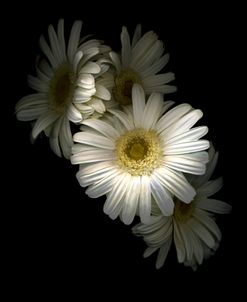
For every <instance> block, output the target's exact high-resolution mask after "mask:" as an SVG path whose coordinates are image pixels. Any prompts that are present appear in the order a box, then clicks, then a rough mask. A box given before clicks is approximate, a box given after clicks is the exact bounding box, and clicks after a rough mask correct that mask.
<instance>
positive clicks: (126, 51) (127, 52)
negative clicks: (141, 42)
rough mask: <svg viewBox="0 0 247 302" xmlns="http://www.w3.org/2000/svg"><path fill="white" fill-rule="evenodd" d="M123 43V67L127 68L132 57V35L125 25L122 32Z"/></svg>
mask: <svg viewBox="0 0 247 302" xmlns="http://www.w3.org/2000/svg"><path fill="white" fill-rule="evenodd" d="M121 43H122V64H123V68H124V69H126V68H127V67H128V66H129V62H130V58H131V47H130V37H129V34H128V31H127V29H126V27H125V26H123V28H122V32H121Z"/></svg>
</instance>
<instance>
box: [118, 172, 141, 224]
mask: <svg viewBox="0 0 247 302" xmlns="http://www.w3.org/2000/svg"><path fill="white" fill-rule="evenodd" d="M140 189H141V183H140V177H139V176H132V177H131V181H130V182H129V186H128V187H127V188H126V195H125V199H124V204H123V208H122V212H121V218H122V221H123V223H125V224H131V222H132V221H133V219H134V217H135V214H136V209H137V206H138V201H139V197H140Z"/></svg>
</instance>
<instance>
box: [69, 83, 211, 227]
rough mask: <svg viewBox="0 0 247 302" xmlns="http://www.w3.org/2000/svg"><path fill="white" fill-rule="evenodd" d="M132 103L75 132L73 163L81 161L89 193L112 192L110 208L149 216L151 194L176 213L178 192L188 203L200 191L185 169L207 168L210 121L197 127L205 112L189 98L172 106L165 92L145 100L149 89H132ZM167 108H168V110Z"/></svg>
mask: <svg viewBox="0 0 247 302" xmlns="http://www.w3.org/2000/svg"><path fill="white" fill-rule="evenodd" d="M132 101H133V104H132V106H127V107H125V108H124V111H120V110H117V109H113V110H110V112H111V114H112V116H110V117H109V118H108V119H107V118H105V119H102V120H92V119H91V120H86V121H84V122H83V124H84V126H83V127H82V130H83V131H82V132H79V133H76V134H75V135H74V137H73V138H74V141H75V142H76V143H77V144H76V145H75V146H74V147H73V148H72V153H73V155H72V157H71V161H72V164H80V170H79V172H78V173H77V178H78V181H79V183H80V185H81V186H83V187H86V186H89V188H88V189H87V190H86V193H87V194H88V195H89V196H90V197H92V198H97V197H100V196H102V195H105V194H107V199H106V202H105V205H104V212H105V213H106V214H108V215H109V216H110V217H111V218H112V219H115V218H116V217H117V216H118V215H119V214H120V217H121V219H122V220H123V222H124V223H125V224H130V223H131V222H132V221H133V219H134V216H135V214H136V213H137V212H138V213H139V214H140V217H141V220H142V221H143V222H147V221H149V218H150V211H151V197H153V199H154V200H155V202H156V203H157V205H158V207H159V208H160V209H161V211H162V213H163V214H164V215H166V216H169V215H171V214H172V213H173V210H174V203H173V198H172V195H175V196H176V197H177V198H179V199H180V200H181V201H183V202H185V203H189V202H191V200H192V199H193V198H194V196H195V194H196V192H195V190H194V188H193V187H192V186H191V185H190V184H189V183H188V181H187V180H186V178H185V176H184V175H183V173H182V172H186V173H192V174H204V172H205V163H206V162H207V160H208V154H207V152H205V151H203V150H205V149H207V148H208V147H209V142H208V141H207V140H201V139H200V138H201V137H202V136H203V135H205V134H206V133H207V131H208V129H207V127H205V126H201V127H197V128H193V129H191V127H192V126H193V125H194V124H195V123H196V122H197V121H198V120H199V119H200V118H201V116H202V112H201V111H200V110H195V109H193V108H192V107H191V106H190V105H188V104H182V105H179V106H176V107H174V108H173V109H171V110H170V111H167V110H168V108H169V107H170V106H171V105H172V102H163V97H162V94H159V93H153V94H151V96H150V97H149V99H148V101H147V103H145V95H144V90H143V89H142V87H141V86H140V85H138V84H135V85H134V86H133V89H132ZM164 113H165V114H164Z"/></svg>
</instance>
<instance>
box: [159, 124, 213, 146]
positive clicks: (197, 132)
mask: <svg viewBox="0 0 247 302" xmlns="http://www.w3.org/2000/svg"><path fill="white" fill-rule="evenodd" d="M207 133H208V127H206V126H200V127H195V128H193V129H190V130H189V131H186V132H184V133H182V134H179V135H177V134H176V135H175V133H172V132H171V134H170V135H169V137H168V135H165V136H164V140H165V145H169V144H177V143H179V144H181V143H185V142H190V141H197V140H198V139H200V138H201V137H203V136H204V135H206V134H207Z"/></svg>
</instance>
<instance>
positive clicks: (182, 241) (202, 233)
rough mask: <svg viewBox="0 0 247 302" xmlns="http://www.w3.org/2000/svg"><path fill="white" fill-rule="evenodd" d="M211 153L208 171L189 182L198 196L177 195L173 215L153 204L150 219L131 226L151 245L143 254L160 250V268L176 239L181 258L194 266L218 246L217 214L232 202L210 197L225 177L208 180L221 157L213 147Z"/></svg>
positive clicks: (135, 232) (158, 265)
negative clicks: (189, 198)
mask: <svg viewBox="0 0 247 302" xmlns="http://www.w3.org/2000/svg"><path fill="white" fill-rule="evenodd" d="M209 153H210V154H209V156H210V162H209V163H208V166H207V172H206V173H205V174H204V175H202V176H194V175H193V176H192V177H190V182H191V183H192V184H193V185H194V187H195V188H196V196H195V197H194V199H193V201H192V202H191V203H189V204H185V203H184V202H182V201H181V200H180V199H179V198H177V197H175V209H174V213H173V215H172V216H170V217H165V216H164V215H162V213H161V212H160V210H159V209H158V208H157V207H156V206H155V205H154V213H153V214H154V215H153V216H152V217H151V221H150V223H148V224H143V223H139V224H138V225H136V226H135V227H134V228H133V229H132V230H133V233H134V234H136V235H137V236H143V238H144V240H145V242H146V243H147V245H148V248H147V249H146V251H145V253H144V257H148V256H150V255H151V254H153V253H154V252H155V251H157V250H158V251H159V252H158V257H157V261H156V267H157V268H160V267H162V266H163V264H164V262H165V259H166V257H167V254H168V252H169V249H170V247H171V243H172V241H173V240H174V243H175V247H176V251H177V257H178V262H180V263H184V264H185V265H186V266H190V267H192V268H193V269H194V270H195V269H196V268H197V265H199V264H201V263H202V262H203V259H205V258H208V257H209V256H210V255H212V254H213V253H214V252H215V251H216V249H217V248H218V246H219V243H220V240H221V232H220V230H219V228H218V226H217V224H216V223H215V217H214V216H215V215H214V214H227V213H229V212H230V210H231V206H230V205H229V204H227V203H225V202H223V201H220V200H216V199H211V198H208V197H210V196H212V195H213V194H215V193H216V192H218V191H219V190H220V188H221V186H222V178H218V179H216V180H209V178H210V177H211V175H212V173H213V171H214V168H215V165H216V163H217V158H218V153H215V151H214V148H213V147H211V148H210V151H209Z"/></svg>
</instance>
